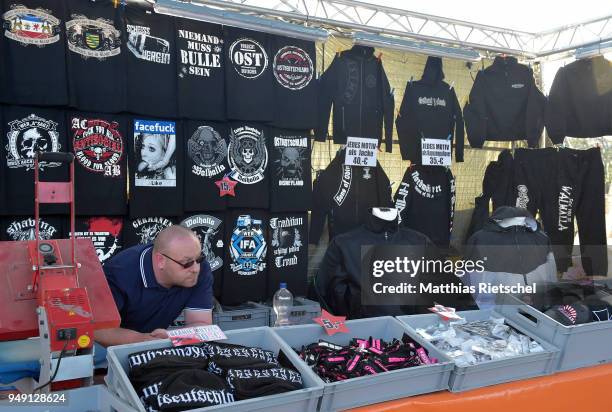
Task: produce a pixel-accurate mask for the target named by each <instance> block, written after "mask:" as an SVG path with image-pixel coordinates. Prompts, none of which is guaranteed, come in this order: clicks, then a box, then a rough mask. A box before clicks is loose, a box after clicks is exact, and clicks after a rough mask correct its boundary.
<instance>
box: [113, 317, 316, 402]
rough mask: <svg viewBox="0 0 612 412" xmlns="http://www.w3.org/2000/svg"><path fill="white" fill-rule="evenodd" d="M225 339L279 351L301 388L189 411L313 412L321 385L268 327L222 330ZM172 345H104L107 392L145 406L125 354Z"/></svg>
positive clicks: (229, 341) (165, 340) (168, 341)
mask: <svg viewBox="0 0 612 412" xmlns="http://www.w3.org/2000/svg"><path fill="white" fill-rule="evenodd" d="M225 334H226V335H227V338H228V339H227V340H224V341H223V342H227V343H233V344H238V345H244V346H254V347H259V348H262V349H265V350H269V351H272V352H274V353H275V354H278V353H279V352H280V351H282V352H283V353H284V354H285V355H287V357H288V358H289V360H290V361H291V363H292V364H293V365H294V366H295V368H296V369H297V370H298V372H300V374H301V375H302V380H303V382H304V389H300V390H297V391H291V392H286V393H281V394H277V395H270V396H262V397H259V398H253V399H247V400H243V401H238V402H234V403H230V404H227V405H219V406H211V407H208V408H199V409H192V411H212V410H215V411H217V410H224V411H230V410H231V411H232V412H235V411H236V412H243V411H244V412H251V411H265V412H285V411H316V410H317V405H318V403H319V399H320V397H321V395H322V393H323V387H322V385H321V384H320V382H319V381H317V380H316V379H313V378H312V376H311V375H309V373H308V372H310V371H309V370H308V367H307V366H306V365H304V364H303V363H302V361H301V360H300V358H299V357H298V356H297V355H296V354H295V353H294V352H293V351H292V350H291V348H289V347H288V346H286V345H285V344H284V343H283V342H282V341H281V340H280V339H279V338H278V337H277V336H276V335H275V334H274V333H272V330H271V329H270V328H268V327H260V328H250V329H244V330H231V331H227V332H226V333H225ZM170 346H172V345H171V343H170V340H168V339H163V340H156V341H148V342H141V343H133V344H129V345H121V346H112V347H109V348H108V356H107V358H108V374H107V375H106V378H105V380H106V384H107V385H108V387H109V389H110V390H111V392H113V393H115V394H116V395H117V396H118V397H119V398H121V399H123V400H125V401H126V402H127V403H128V404H130V406H132V407H134V408H135V409H136V410H138V411H139V412H145V409H144V407H143V405H142V403H141V402H140V399H139V398H138V395H137V394H136V391H135V390H134V388H133V387H132V384H131V383H130V381H129V379H128V371H129V366H128V356H129V355H130V354H131V353H134V352H138V351H143V350H149V349H157V348H167V347H170Z"/></svg>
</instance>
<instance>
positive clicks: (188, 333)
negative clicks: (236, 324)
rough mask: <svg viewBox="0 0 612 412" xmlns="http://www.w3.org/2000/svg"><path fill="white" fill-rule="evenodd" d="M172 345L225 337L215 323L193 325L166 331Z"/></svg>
mask: <svg viewBox="0 0 612 412" xmlns="http://www.w3.org/2000/svg"><path fill="white" fill-rule="evenodd" d="M168 337H169V338H170V340H171V341H172V346H182V345H193V344H195V343H199V342H209V341H213V340H223V339H227V336H225V333H223V331H222V330H221V328H220V327H219V326H217V325H208V326H195V327H193V328H181V329H172V330H169V331H168Z"/></svg>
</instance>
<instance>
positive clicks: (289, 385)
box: [128, 342, 303, 412]
mask: <svg viewBox="0 0 612 412" xmlns="http://www.w3.org/2000/svg"><path fill="white" fill-rule="evenodd" d="M288 362H289V361H288V360H286V359H285V358H284V354H282V352H281V353H279V356H278V357H277V356H275V355H274V353H273V352H271V351H267V350H264V349H261V348H252V347H246V346H240V345H233V344H228V343H219V342H205V343H201V344H198V345H188V346H180V347H176V348H160V349H153V350H147V351H141V352H137V353H133V354H131V355H130V356H129V357H128V364H129V367H130V372H129V377H130V381H131V382H132V385H133V386H134V389H135V390H136V392H137V393H138V395H139V396H140V399H141V401H142V402H143V404H144V406H145V408H146V409H147V411H148V412H153V411H164V412H174V411H183V410H189V409H194V408H202V407H206V406H214V405H223V404H227V403H231V402H234V401H239V400H242V399H250V398H255V397H258V396H266V395H273V394H278V393H283V392H287V391H291V390H296V389H302V388H303V382H302V377H301V375H300V374H299V373H298V372H296V371H294V370H292V369H290V368H292V366H291V365H290V363H288ZM285 366H287V367H285Z"/></svg>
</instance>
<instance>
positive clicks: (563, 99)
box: [546, 56, 612, 143]
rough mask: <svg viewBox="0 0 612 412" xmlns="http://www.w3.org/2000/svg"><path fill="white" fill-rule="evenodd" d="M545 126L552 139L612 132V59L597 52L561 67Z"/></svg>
mask: <svg viewBox="0 0 612 412" xmlns="http://www.w3.org/2000/svg"><path fill="white" fill-rule="evenodd" d="M546 130H547V131H548V134H549V135H550V139H551V140H552V141H553V143H563V138H564V137H565V136H572V137H599V136H609V135H612V62H610V61H608V60H606V59H605V58H604V57H603V56H598V57H595V58H593V59H587V60H578V61H575V62H573V63H570V64H568V65H567V66H565V67H561V68H560V69H559V71H558V72H557V74H556V75H555V80H554V81H553V84H552V87H551V88H550V94H549V96H548V105H547V107H546Z"/></svg>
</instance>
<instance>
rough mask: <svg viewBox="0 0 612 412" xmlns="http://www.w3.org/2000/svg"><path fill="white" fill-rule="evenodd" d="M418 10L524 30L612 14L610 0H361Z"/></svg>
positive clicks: (545, 27)
mask: <svg viewBox="0 0 612 412" xmlns="http://www.w3.org/2000/svg"><path fill="white" fill-rule="evenodd" d="M361 1H364V2H366V3H372V4H380V5H385V6H390V7H396V8H400V9H404V10H410V11H415V12H419V13H427V14H433V15H436V16H442V17H450V18H454V19H458V20H466V21H470V22H473V23H481V24H487V25H490V26H498V27H504V28H508V29H514V30H521V31H527V32H539V31H543V30H548V29H553V28H557V27H559V26H563V25H568V24H572V23H578V22H581V21H584V20H590V19H593V18H597V17H603V16H607V15H611V14H612V2H610V1H609V0H580V1H576V0H557V1H551V0H512V1H491V0H488V1H487V0H430V1H423V0H361Z"/></svg>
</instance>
